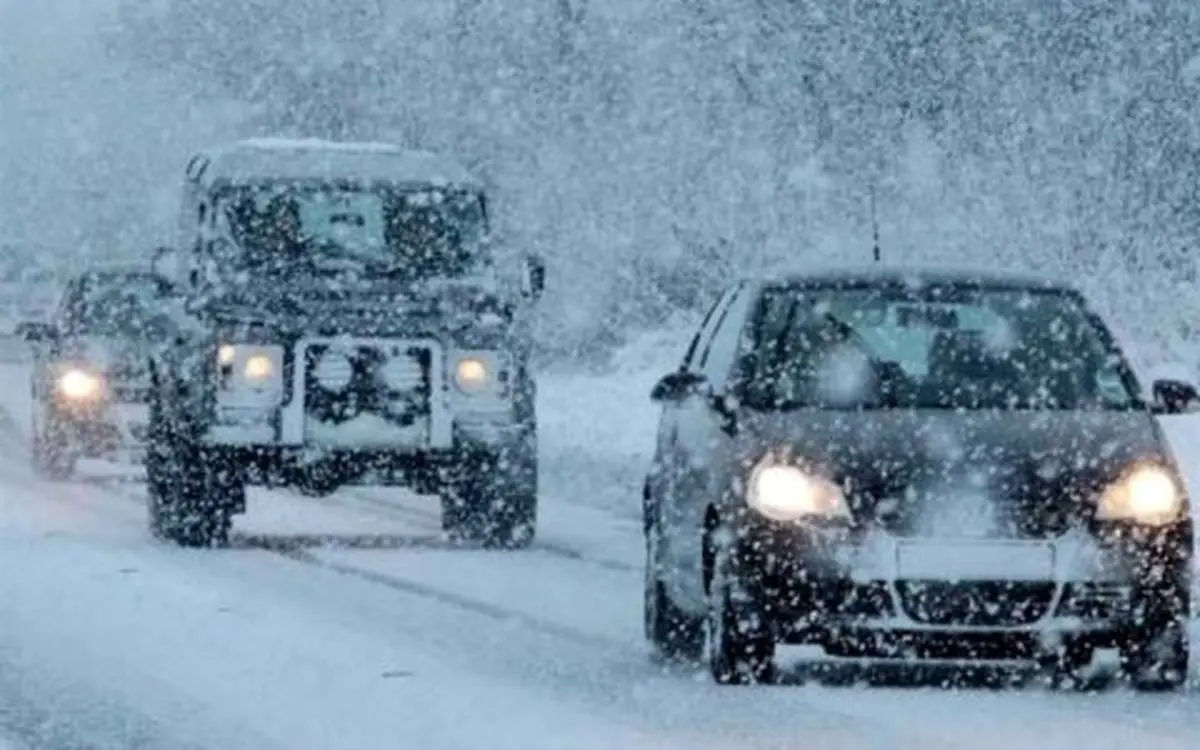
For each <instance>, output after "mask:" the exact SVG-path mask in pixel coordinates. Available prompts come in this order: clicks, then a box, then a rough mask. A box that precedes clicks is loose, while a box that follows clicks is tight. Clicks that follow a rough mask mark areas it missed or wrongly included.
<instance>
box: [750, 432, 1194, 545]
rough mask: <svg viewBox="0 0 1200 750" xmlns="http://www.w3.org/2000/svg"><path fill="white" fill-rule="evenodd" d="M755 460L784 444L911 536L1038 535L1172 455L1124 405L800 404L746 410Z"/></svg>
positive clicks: (867, 513)
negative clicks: (819, 407)
mask: <svg viewBox="0 0 1200 750" xmlns="http://www.w3.org/2000/svg"><path fill="white" fill-rule="evenodd" d="M742 440H743V451H740V453H741V454H742V455H743V456H744V457H745V458H748V459H750V460H753V458H754V457H756V456H761V455H763V453H764V452H766V451H768V450H782V451H785V452H788V453H790V454H791V455H793V456H795V457H796V458H797V459H799V460H802V461H804V462H807V463H809V464H811V465H813V466H815V467H817V470H818V471H820V472H822V473H824V474H826V475H827V476H828V477H829V478H830V479H832V480H834V481H836V482H838V483H839V484H842V485H843V486H846V487H849V488H850V492H849V493H848V495H849V502H850V504H851V510H852V513H853V514H854V516H855V519H856V520H857V521H859V522H869V523H879V524H882V525H884V526H885V527H886V528H889V529H891V530H892V531H894V532H897V533H902V534H906V535H939V534H946V535H983V536H1020V537H1039V536H1045V535H1053V534H1057V533H1061V532H1062V531H1065V530H1066V528H1067V527H1069V526H1070V525H1073V524H1074V523H1078V522H1082V521H1085V520H1086V519H1087V518H1088V517H1089V513H1090V510H1091V509H1093V508H1094V504H1095V501H1096V498H1097V497H1098V495H1099V493H1100V492H1102V491H1103V489H1104V488H1105V487H1106V486H1107V485H1108V484H1109V483H1111V482H1113V481H1115V480H1116V479H1117V478H1118V477H1119V476H1120V475H1121V473H1122V472H1123V471H1125V470H1127V469H1128V467H1129V466H1131V465H1132V464H1134V463H1136V462H1139V461H1145V460H1150V461H1159V462H1164V463H1167V464H1169V465H1171V466H1172V467H1173V466H1174V461H1173V459H1172V456H1171V454H1170V450H1169V448H1168V447H1167V444H1166V441H1165V440H1164V438H1163V436H1162V432H1161V430H1160V429H1159V427H1158V424H1157V422H1155V420H1154V418H1153V417H1152V416H1151V415H1150V414H1148V413H1146V412H1139V411H1127V412H1020V411H1009V412H1004V411H989V412H974V413H972V412H954V411H874V412H828V411H809V410H802V411H793V412H787V413H778V414H769V415H758V416H757V417H755V418H751V419H748V420H746V421H745V430H744V432H743V437H742Z"/></svg>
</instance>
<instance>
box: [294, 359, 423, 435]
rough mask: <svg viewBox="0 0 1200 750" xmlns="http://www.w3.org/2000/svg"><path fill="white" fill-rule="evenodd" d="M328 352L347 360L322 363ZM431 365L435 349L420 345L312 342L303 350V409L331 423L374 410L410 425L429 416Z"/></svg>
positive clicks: (392, 420)
mask: <svg viewBox="0 0 1200 750" xmlns="http://www.w3.org/2000/svg"><path fill="white" fill-rule="evenodd" d="M326 354H332V355H340V356H341V357H344V358H345V359H344V361H339V363H338V364H337V365H336V366H330V365H328V364H327V363H323V362H322V360H323V358H324V357H325V355H326ZM338 359H339V360H340V358H338ZM432 363H433V352H432V351H431V350H430V349H429V348H428V347H422V346H412V345H407V344H405V345H386V344H385V345H372V346H354V347H349V348H346V347H338V348H337V349H332V348H331V347H330V346H329V345H327V344H310V345H308V346H307V347H306V348H305V350H304V389H305V390H304V392H305V411H306V412H307V414H308V415H309V416H310V417H312V418H314V419H317V420H320V421H322V422H330V423H334V424H337V423H341V422H346V421H349V420H351V419H354V418H355V417H358V416H360V415H363V414H373V415H375V416H377V417H380V418H382V419H385V420H387V421H388V422H391V423H393V424H395V425H397V426H407V425H410V424H412V423H413V422H415V421H416V420H417V419H418V418H420V417H422V416H426V415H428V414H429V409H430V400H431V398H432V393H433V386H432V382H431V376H430V370H431V367H432Z"/></svg>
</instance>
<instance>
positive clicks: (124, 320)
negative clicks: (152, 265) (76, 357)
mask: <svg viewBox="0 0 1200 750" xmlns="http://www.w3.org/2000/svg"><path fill="white" fill-rule="evenodd" d="M166 295H167V289H166V288H165V286H164V284H163V283H162V281H161V280H159V279H157V278H155V277H153V276H150V275H146V276H136V275H130V276H120V277H111V278H97V277H92V278H88V279H85V280H84V281H83V282H82V283H81V284H80V286H79V288H78V294H77V295H75V296H74V297H73V299H71V300H70V301H69V302H68V304H67V309H66V315H67V318H68V324H69V325H70V327H71V329H72V330H74V331H75V332H77V333H85V334H93V335H100V336H138V335H141V334H143V333H144V332H145V328H146V325H147V321H148V320H149V319H150V318H152V317H153V316H154V315H155V314H156V313H157V312H158V306H159V305H160V304H161V302H162V300H163V298H164V297H165V296H166Z"/></svg>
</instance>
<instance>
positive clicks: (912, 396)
mask: <svg viewBox="0 0 1200 750" xmlns="http://www.w3.org/2000/svg"><path fill="white" fill-rule="evenodd" d="M751 351H752V356H751V357H750V358H749V359H748V360H747V362H748V367H749V368H750V372H749V373H748V376H749V377H748V379H747V388H746V390H747V401H748V402H749V404H750V405H751V406H754V407H756V408H768V409H770V408H776V409H786V408H804V407H819V408H855V409H862V408H866V409H870V408H920V409H1057V410H1078V409H1129V408H1133V407H1135V406H1137V405H1138V403H1139V399H1138V396H1137V388H1136V384H1135V381H1134V380H1133V376H1132V375H1131V374H1130V370H1129V367H1128V365H1127V363H1126V362H1125V361H1124V359H1123V357H1122V355H1121V353H1120V351H1119V349H1118V348H1117V347H1116V345H1115V343H1114V342H1113V340H1112V337H1111V335H1110V333H1109V331H1108V330H1107V329H1106V328H1105V327H1104V325H1103V323H1101V322H1100V321H1099V320H1098V319H1097V318H1096V317H1095V316H1094V315H1092V314H1090V313H1089V312H1088V310H1087V309H1086V307H1085V306H1084V303H1083V301H1082V299H1081V298H1079V297H1078V296H1076V295H1073V294H1068V293H1063V292H1056V291H1043V290H1021V289H1007V288H1005V289H987V288H978V287H974V288H968V287H955V286H949V287H940V288H939V287H927V288H924V289H921V290H912V289H901V288H878V287H876V288H865V287H864V288H844V287H843V288H835V287H827V288H790V289H789V288H780V289H774V290H768V291H767V292H766V293H765V295H764V297H763V300H762V306H761V308H760V316H759V318H758V321H757V325H756V330H755V335H754V341H753V344H752V347H751Z"/></svg>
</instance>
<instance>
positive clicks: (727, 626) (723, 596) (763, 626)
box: [704, 551, 775, 685]
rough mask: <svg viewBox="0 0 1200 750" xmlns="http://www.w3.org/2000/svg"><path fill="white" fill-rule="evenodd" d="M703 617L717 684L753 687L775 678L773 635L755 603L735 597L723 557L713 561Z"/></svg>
mask: <svg viewBox="0 0 1200 750" xmlns="http://www.w3.org/2000/svg"><path fill="white" fill-rule="evenodd" d="M708 588H709V591H708V616H707V617H706V618H705V623H704V629H705V650H706V651H707V657H708V669H709V673H710V674H711V675H712V678H713V680H714V681H715V682H717V683H718V684H721V685H753V684H758V683H764V682H771V681H772V680H773V679H774V678H775V636H774V634H773V633H772V632H771V629H770V627H769V624H768V623H767V621H766V618H765V617H764V616H763V614H762V613H761V612H760V611H759V608H758V604H757V603H756V602H754V601H752V600H750V599H749V597H744V596H738V595H737V593H738V592H737V587H736V582H735V581H734V579H733V577H732V576H731V575H730V574H729V561H728V557H727V554H726V553H724V552H721V551H718V552H717V553H716V555H715V558H714V565H713V573H712V579H711V581H710V582H709V587H708Z"/></svg>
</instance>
